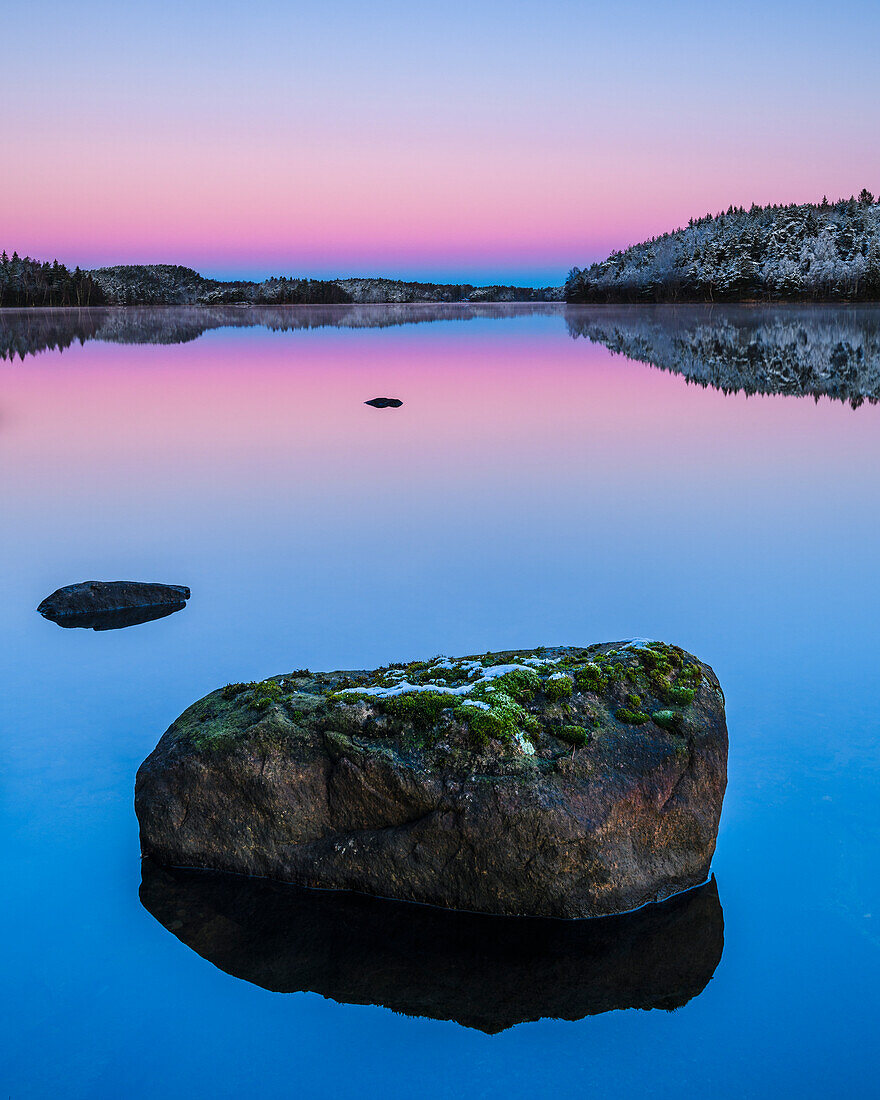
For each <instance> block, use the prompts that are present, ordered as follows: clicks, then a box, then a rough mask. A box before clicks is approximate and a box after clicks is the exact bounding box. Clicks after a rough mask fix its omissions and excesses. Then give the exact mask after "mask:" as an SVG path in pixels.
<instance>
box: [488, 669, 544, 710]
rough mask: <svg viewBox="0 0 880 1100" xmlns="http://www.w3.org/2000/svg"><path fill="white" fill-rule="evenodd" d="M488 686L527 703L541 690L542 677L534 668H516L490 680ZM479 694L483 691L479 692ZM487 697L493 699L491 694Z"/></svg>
mask: <svg viewBox="0 0 880 1100" xmlns="http://www.w3.org/2000/svg"><path fill="white" fill-rule="evenodd" d="M486 687H487V688H493V687H494V689H495V690H496V691H501V692H503V693H504V694H505V695H509V696H510V697H511V698H512V699H516V700H517V701H518V702H520V703H527V702H528V701H529V700H530V699H533V698H534V697H535V695H536V694H537V692H538V691H540V689H541V677H540V676H539V675H538V674H537V672H535V671H534V670H533V669H530V668H515V669H513V670H512V671H511V672H505V674H504V675H503V676H498V677H496V678H495V679H494V680H490V681H489V682H488V684H487V685H486ZM478 694H482V693H481V692H478ZM487 698H490V699H491V695H490V696H487Z"/></svg>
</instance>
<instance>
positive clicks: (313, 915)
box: [140, 860, 724, 1033]
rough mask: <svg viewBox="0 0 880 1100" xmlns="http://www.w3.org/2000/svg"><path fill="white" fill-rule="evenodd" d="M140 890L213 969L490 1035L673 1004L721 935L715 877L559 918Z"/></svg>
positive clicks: (692, 983) (328, 894) (167, 885)
mask: <svg viewBox="0 0 880 1100" xmlns="http://www.w3.org/2000/svg"><path fill="white" fill-rule="evenodd" d="M140 899H141V902H142V904H143V905H144V907H145V908H146V909H147V910H148V911H149V912H150V913H151V914H152V915H153V916H154V917H155V918H156V919H157V920H158V921H160V922H161V923H162V924H163V925H165V927H166V928H167V929H169V931H171V932H173V933H174V935H175V936H177V938H178V939H180V940H181V941H182V942H183V943H185V944H186V945H187V946H188V947H191V948H192V949H193V950H194V951H196V952H197V953H198V954H199V955H201V956H202V957H203V958H205V959H207V960H208V961H209V962H212V963H213V964H214V965H215V966H217V967H219V968H220V969H221V970H224V971H226V972H227V973H228V974H232V975H233V976H235V977H237V978H242V979H244V980H245V981H249V982H253V983H254V984H256V985H260V986H263V987H264V988H265V989H269V990H273V991H275V992H281V993H290V992H296V991H309V992H314V993H319V994H321V995H322V996H324V997H330V998H332V999H333V1000H335V1001H340V1002H343V1003H347V1004H376V1005H383V1006H384V1007H386V1008H390V1009H393V1010H394V1011H395V1012H400V1013H404V1014H406V1015H410V1016H427V1017H431V1018H433V1019H437V1020H453V1021H455V1022H456V1023H459V1024H462V1025H463V1026H465V1027H471V1028H477V1029H479V1030H480V1031H484V1032H488V1033H495V1032H499V1031H503V1030H504V1029H505V1028H508V1027H512V1026H513V1025H514V1024H518V1023H522V1022H524V1021H527V1020H537V1019H540V1018H542V1017H556V1018H560V1019H565V1020H579V1019H581V1018H582V1017H584V1016H591V1015H595V1014H597V1013H600V1012H608V1011H610V1010H611V1009H618V1008H641V1009H649V1008H660V1009H666V1010H672V1009H675V1008H678V1007H680V1006H681V1005H684V1004H685V1003H686V1002H687V1001H689V1000H690V999H691V998H692V997H695V996H697V994H699V993H700V992H701V991H702V990H703V988H704V987H705V986H706V984H707V982H708V981H709V980H710V978H711V977H712V975H713V973H714V971H715V968H716V967H717V965H718V962H719V960H720V959H721V952H722V949H723V946H724V918H723V914H722V910H721V904H720V902H719V899H718V890H717V887H716V885H715V880H714V879H713V880H712V881H710V882H708V883H706V884H705V885H704V886H701V887H698V888H697V889H695V890H691V891H689V892H688V893H686V894H681V895H679V896H678V897H675V898H671V899H670V900H669V901H666V902H664V903H662V904H661V905H652V906H648V907H646V908H644V909H641V910H639V911H638V912H636V913H631V914H627V915H625V916H618V917H604V918H600V919H596V920H586V921H557V920H546V919H536V918H521V919H520V918H512V917H492V916H481V915H476V914H468V913H453V912H447V911H444V910H440V909H434V908H431V907H428V906H418V905H409V904H406V903H401V902H393V901H385V900H381V899H376V898H369V897H364V896H362V895H357V894H344V893H336V892H332V891H314V890H305V889H300V888H298V887H293V886H285V885H281V884H277V883H272V882H268V881H265V880H254V879H247V878H242V877H238V876H231V875H220V874H215V873H210V872H199V871H184V870H177V869H169V868H163V867H159V866H157V865H155V864H153V863H151V862H150V861H148V860H145V861H144V863H143V879H142V883H141V889H140Z"/></svg>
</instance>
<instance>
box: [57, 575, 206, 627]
mask: <svg viewBox="0 0 880 1100" xmlns="http://www.w3.org/2000/svg"><path fill="white" fill-rule="evenodd" d="M189 596H190V591H189V589H188V588H187V587H186V586H185V585H182V584H154V583H151V582H148V581H81V582H80V583H79V584H69V585H67V587H66V588H59V589H58V590H57V591H55V592H53V593H52V595H51V596H47V597H46V599H45V600H43V602H42V603H41V604H40V606H39V607H38V608H37V611H39V613H40V614H41V615H42V616H43V617H44V618H46V619H51V620H52V621H53V622H55V623H58V624H59V625H60V626H80V627H91V628H92V629H93V630H115V629H117V628H118V627H121V626H134V625H135V624H136V623H141V622H148V621H149V620H150V619H159V618H162V616H163V615H170V614H172V613H173V612H174V611H179V610H180V609H181V608H182V607H183V606H184V605H185V603H186V601H187V600H188V599H189ZM132 612H136V613H138V614H135V615H133V616H132V615H131V613H132ZM139 614H142V615H143V617H138V615H139ZM127 615H128V617H127Z"/></svg>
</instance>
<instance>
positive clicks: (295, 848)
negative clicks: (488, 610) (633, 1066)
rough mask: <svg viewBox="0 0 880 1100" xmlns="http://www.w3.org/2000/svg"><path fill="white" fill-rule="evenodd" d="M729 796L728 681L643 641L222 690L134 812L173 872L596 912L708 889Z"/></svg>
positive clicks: (180, 732)
mask: <svg viewBox="0 0 880 1100" xmlns="http://www.w3.org/2000/svg"><path fill="white" fill-rule="evenodd" d="M726 782H727V728H726V724H725V718H724V696H723V693H722V691H721V688H720V685H719V683H718V680H717V678H716V676H715V674H714V672H713V671H712V669H711V668H710V667H709V666H708V665H706V664H703V663H702V662H700V661H698V660H697V659H696V658H695V657H692V656H691V655H690V654H688V653H685V652H684V651H683V650H681V649H678V648H676V647H674V646H668V645H664V644H662V643H659V642H649V641H645V640H637V641H630V642H617V643H609V644H604V645H594V646H590V647H589V648H586V649H583V648H577V647H565V648H556V649H537V650H526V651H523V650H518V651H515V652H506V653H490V654H485V655H483V656H479V657H470V658H460V659H454V660H451V659H449V658H436V659H434V660H433V661H426V662H414V663H412V664H409V665H396V666H390V667H387V668H382V669H378V670H376V671H374V672H332V673H310V672H308V671H307V670H300V671H299V672H294V673H290V674H288V675H285V676H277V677H274V678H272V679H270V680H264V681H262V682H259V683H249V684H228V685H227V686H226V687H225V688H222V689H220V690H218V691H215V692H213V693H212V694H211V695H208V696H207V697H206V698H204V699H202V700H201V701H200V702H198V703H196V704H194V705H193V706H192V707H190V708H189V709H188V710H187V711H185V712H184V714H183V715H182V716H181V717H180V718H179V719H178V720H177V721H176V722H175V723H174V724H173V725H172V726H171V728H170V729H169V730H168V731H167V733H166V734H165V735H164V737H163V738H162V740H161V741H160V742H159V744H158V746H157V747H156V749H155V750H154V751H153V753H152V754H151V755H150V756H149V757H148V758H147V760H146V761H145V762H144V763H143V764H142V765H141V767H140V769H139V771H138V776H137V784H136V790H135V809H136V811H137V815H138V819H139V821H140V831H141V849H142V852H143V854H144V855H145V856H148V857H152V858H153V859H154V860H155V861H157V862H158V863H160V864H166V865H174V866H178V867H180V866H183V867H201V868H211V869H214V870H219V871H231V872H237V873H241V874H247V875H256V876H263V877H267V878H273V879H279V880H282V881H286V882H291V883H296V884H299V885H303V886H315V887H322V888H334V889H346V890H357V891H361V892H364V893H368V894H374V895H379V896H383V897H390V898H397V899H400V900H406V901H420V902H427V903H430V904H433V905H438V906H444V907H447V908H454V909H468V910H473V911H477V912H486V913H497V914H518V915H531V916H549V917H595V916H603V915H608V914H613V913H621V912H625V911H628V910H631V909H635V908H637V907H638V906H641V905H644V904H645V903H647V902H654V901H660V900H662V899H663V898H666V897H669V896H670V895H671V894H674V893H677V892H679V891H682V890H685V889H688V888H689V887H692V886H696V885H698V884H699V883H702V882H704V881H705V880H706V878H707V876H708V874H709V866H710V863H711V859H712V854H713V852H714V850H715V838H716V834H717V830H718V820H719V817H720V814H721V803H722V799H723V796H724V790H725V786H726Z"/></svg>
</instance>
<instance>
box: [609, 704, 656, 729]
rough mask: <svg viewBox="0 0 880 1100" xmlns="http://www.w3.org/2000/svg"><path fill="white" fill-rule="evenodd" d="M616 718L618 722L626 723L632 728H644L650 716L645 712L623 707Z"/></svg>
mask: <svg viewBox="0 0 880 1100" xmlns="http://www.w3.org/2000/svg"><path fill="white" fill-rule="evenodd" d="M615 717H616V718H617V720H618V722H626V723H627V725H630V726H643V725H644V724H645V722H647V721H648V715H647V714H645V712H644V711H643V710H632V709H630V708H629V707H621V708H620V710H618V711H617V713H616V714H615Z"/></svg>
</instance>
